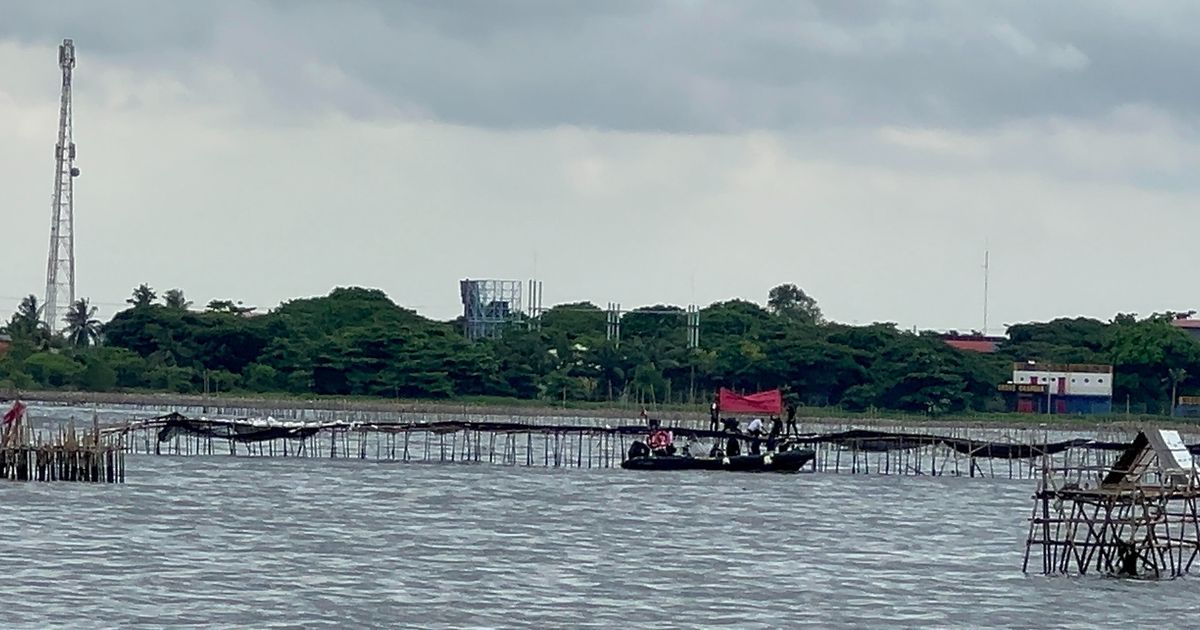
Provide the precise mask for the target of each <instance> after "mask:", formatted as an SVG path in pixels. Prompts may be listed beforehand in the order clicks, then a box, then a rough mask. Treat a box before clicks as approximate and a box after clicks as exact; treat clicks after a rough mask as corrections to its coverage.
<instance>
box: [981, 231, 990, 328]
mask: <svg viewBox="0 0 1200 630" xmlns="http://www.w3.org/2000/svg"><path fill="white" fill-rule="evenodd" d="M989 254H990V252H988V250H986V249H985V250H983V334H984V336H986V335H987V334H988V327H987V320H988V276H989V275H990V273H991V264H990V262H991V261H990V260H989Z"/></svg>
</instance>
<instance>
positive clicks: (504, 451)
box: [102, 413, 1125, 479]
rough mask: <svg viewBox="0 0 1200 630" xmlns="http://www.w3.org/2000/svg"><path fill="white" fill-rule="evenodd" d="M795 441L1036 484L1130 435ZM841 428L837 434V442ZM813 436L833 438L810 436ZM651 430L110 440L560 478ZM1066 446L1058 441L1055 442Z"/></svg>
mask: <svg viewBox="0 0 1200 630" xmlns="http://www.w3.org/2000/svg"><path fill="white" fill-rule="evenodd" d="M799 428H800V430H801V432H800V433H799V434H796V433H793V434H792V435H791V436H789V439H791V440H793V441H795V442H797V443H799V444H800V445H802V446H805V447H807V448H811V449H813V451H814V452H815V454H816V456H815V458H814V460H813V463H812V465H811V467H810V468H809V470H811V471H814V472H823V473H834V474H880V475H915V476H960V477H978V478H1006V479H1036V478H1038V477H1039V476H1040V475H1041V474H1042V471H1043V469H1046V468H1050V469H1054V470H1063V471H1074V472H1073V473H1072V474H1076V475H1078V474H1082V473H1081V471H1084V470H1089V469H1102V468H1106V467H1107V466H1109V465H1111V463H1112V461H1113V459H1114V458H1115V457H1116V456H1117V454H1119V452H1120V449H1122V448H1124V444H1125V443H1124V441H1123V439H1124V437H1123V436H1121V435H1113V434H1106V435H1098V434H1091V435H1089V436H1086V437H1078V436H1076V437H1072V436H1067V435H1061V434H1053V433H1050V432H1047V431H1044V430H1032V429H1030V430H1007V429H961V428H947V427H921V428H915V429H903V428H896V427H887V428H888V430H881V429H879V428H863V427H862V426H861V425H860V426H844V427H829V426H828V425H820V426H812V427H806V426H803V425H801V426H800V427H799ZM830 428H838V429H840V430H837V431H829V430H828V429H830ZM805 429H825V431H822V432H817V431H807V432H805ZM671 430H672V431H673V432H674V434H675V436H676V445H677V446H678V447H682V446H683V445H684V444H687V443H688V442H689V441H691V440H694V442H693V445H694V447H693V449H692V452H693V453H694V454H700V455H703V454H707V452H708V449H709V446H710V445H711V444H712V443H713V441H715V440H728V439H729V438H730V437H736V438H738V439H740V440H742V441H743V444H748V442H749V439H748V437H747V436H745V435H742V434H731V433H725V432H721V431H709V430H704V429H698V428H692V427H687V426H682V427H671ZM646 432H647V427H646V425H645V424H631V425H621V426H611V425H607V424H604V423H603V422H602V421H592V422H588V423H578V424H577V423H570V424H560V423H550V422H546V421H544V420H541V419H529V418H521V419H519V420H513V419H509V420H498V419H492V418H489V417H486V416H483V417H480V416H476V417H469V418H468V419H459V420H448V419H440V416H439V417H435V418H434V419H430V420H408V421H395V420H393V421H386V420H374V421H369V422H360V421H353V420H335V419H325V420H322V421H319V422H303V421H282V422H280V421H273V420H249V419H244V418H243V419H233V420H231V419H207V418H188V417H185V416H183V415H182V414H177V413H176V414H168V415H165V416H157V417H154V418H148V419H142V420H136V421H130V422H126V423H121V424H118V425H112V426H109V427H106V428H104V429H102V433H103V434H104V435H106V436H112V437H116V438H119V439H120V440H121V443H122V444H123V445H124V449H125V452H127V453H137V454H152V455H170V456H216V455H230V456H254V457H306V458H352V459H362V460H380V461H396V462H428V463H451V462H457V463H487V464H496V465H509V466H517V465H520V466H543V467H552V468H559V467H563V468H616V467H619V466H620V465H621V462H622V461H623V460H624V458H625V457H626V454H627V453H628V449H629V446H630V444H632V442H633V441H635V440H642V439H645V436H646ZM1051 438H1055V439H1058V440H1059V441H1058V442H1051V441H1050V439H1051Z"/></svg>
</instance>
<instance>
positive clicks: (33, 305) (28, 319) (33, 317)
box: [8, 295, 43, 341]
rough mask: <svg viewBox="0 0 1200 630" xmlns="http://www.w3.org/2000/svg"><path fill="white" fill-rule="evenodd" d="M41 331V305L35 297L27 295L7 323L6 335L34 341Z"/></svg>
mask: <svg viewBox="0 0 1200 630" xmlns="http://www.w3.org/2000/svg"><path fill="white" fill-rule="evenodd" d="M42 330H43V326H42V305H41V304H38V299H37V296H35V295H28V296H26V297H25V298H24V299H22V300H21V305H20V306H18V307H17V312H16V313H13V316H12V319H10V320H9V321H8V334H10V335H12V336H14V337H20V338H23V339H30V340H34V341H36V340H37V339H38V338H39V337H40V336H41V335H40V334H39V333H41V331H42Z"/></svg>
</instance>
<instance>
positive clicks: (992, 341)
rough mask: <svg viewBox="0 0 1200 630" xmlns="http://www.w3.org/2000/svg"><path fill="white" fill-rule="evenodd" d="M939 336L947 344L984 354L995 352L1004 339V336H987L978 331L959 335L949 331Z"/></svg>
mask: <svg viewBox="0 0 1200 630" xmlns="http://www.w3.org/2000/svg"><path fill="white" fill-rule="evenodd" d="M941 337H942V341H945V342H946V344H947V345H949V346H952V347H954V348H958V349H959V350H965V351H967V352H982V353H984V354H991V353H993V352H995V351H996V350H997V349H998V348H999V347H1000V344H1001V343H1002V342H1004V340H1005V338H1004V337H989V336H987V335H983V334H979V333H972V334H969V335H960V334H958V333H955V332H951V333H947V334H944V335H942V336H941Z"/></svg>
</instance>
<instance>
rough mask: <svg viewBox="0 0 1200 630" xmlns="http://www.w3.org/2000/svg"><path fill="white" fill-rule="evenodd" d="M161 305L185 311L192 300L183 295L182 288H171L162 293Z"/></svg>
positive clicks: (189, 306) (190, 305)
mask: <svg viewBox="0 0 1200 630" xmlns="http://www.w3.org/2000/svg"><path fill="white" fill-rule="evenodd" d="M163 305H164V306H166V307H167V308H169V309H174V310H177V311H186V310H188V309H189V308H191V307H192V302H191V301H190V300H188V299H187V298H186V297H184V295H183V290H182V289H171V290H169V291H167V292H166V293H164V294H163Z"/></svg>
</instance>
